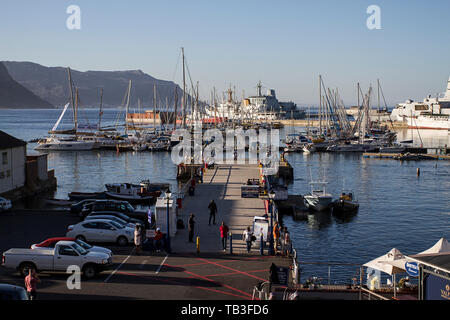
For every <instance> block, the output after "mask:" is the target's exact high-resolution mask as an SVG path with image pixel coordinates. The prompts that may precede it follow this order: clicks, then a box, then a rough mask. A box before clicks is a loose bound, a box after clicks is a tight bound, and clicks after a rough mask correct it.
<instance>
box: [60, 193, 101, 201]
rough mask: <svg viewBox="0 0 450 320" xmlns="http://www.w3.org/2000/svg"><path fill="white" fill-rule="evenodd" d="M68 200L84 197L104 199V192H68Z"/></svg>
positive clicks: (79, 199)
mask: <svg viewBox="0 0 450 320" xmlns="http://www.w3.org/2000/svg"><path fill="white" fill-rule="evenodd" d="M68 197H69V200H70V201H82V200H86V199H96V200H99V199H105V198H106V194H105V193H104V192H70V193H69V194H68Z"/></svg>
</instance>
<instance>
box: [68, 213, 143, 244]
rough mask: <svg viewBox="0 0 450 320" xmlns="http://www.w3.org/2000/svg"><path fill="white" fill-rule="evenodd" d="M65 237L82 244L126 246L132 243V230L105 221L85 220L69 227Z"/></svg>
mask: <svg viewBox="0 0 450 320" xmlns="http://www.w3.org/2000/svg"><path fill="white" fill-rule="evenodd" d="M66 236H67V237H70V238H76V239H78V240H81V241H84V242H86V241H89V242H103V243H104V242H116V243H117V244H119V245H120V246H126V245H127V244H128V243H132V242H133V241H134V229H133V228H130V227H128V226H124V225H121V224H119V223H117V222H115V221H111V220H107V219H98V220H86V221H83V222H80V223H77V224H75V225H70V226H69V227H68V229H67V234H66Z"/></svg>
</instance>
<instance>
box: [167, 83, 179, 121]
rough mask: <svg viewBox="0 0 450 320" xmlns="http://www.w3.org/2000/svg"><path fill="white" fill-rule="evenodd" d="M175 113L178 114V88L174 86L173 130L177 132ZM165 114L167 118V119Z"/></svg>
mask: <svg viewBox="0 0 450 320" xmlns="http://www.w3.org/2000/svg"><path fill="white" fill-rule="evenodd" d="M177 112H178V87H177V86H175V108H174V112H173V130H177ZM168 115H169V114H167V118H169V116H168Z"/></svg>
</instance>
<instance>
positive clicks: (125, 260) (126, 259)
mask: <svg viewBox="0 0 450 320" xmlns="http://www.w3.org/2000/svg"><path fill="white" fill-rule="evenodd" d="M133 253H134V249H133V251H131V253H130V255H129V256H128V257H126V258H125V259H124V260H123V261H122V263H121V264H120V265H119V266H118V267H117V268H116V270H114V271H113V272H112V273H111V274H110V275H109V276H108V278H106V280H105V281H104V282H105V283H106V282H108V280H109V279H110V278H111V277H112V276H113V275H114V274H115V273H116V272H117V271H118V270H119V269H120V267H122V265H123V264H124V263H125V262H127V261H128V259H130V257H131V255H132V254H133Z"/></svg>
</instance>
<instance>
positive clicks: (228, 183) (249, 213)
mask: <svg viewBox="0 0 450 320" xmlns="http://www.w3.org/2000/svg"><path fill="white" fill-rule="evenodd" d="M259 178H260V173H259V167H258V166H257V165H236V164H233V165H227V164H224V165H216V166H215V167H214V168H213V169H208V170H207V171H206V172H205V173H204V177H203V183H200V184H198V185H196V188H195V195H194V196H188V195H186V196H185V198H184V199H183V203H182V209H181V210H179V216H178V218H179V219H182V220H183V222H184V224H185V229H181V230H178V231H177V235H176V236H175V237H174V238H173V239H172V242H171V244H172V250H173V252H176V253H195V252H196V250H197V247H196V244H195V243H194V244H193V243H189V242H188V230H187V221H188V219H189V215H190V214H191V213H193V214H194V215H195V219H194V220H195V222H196V223H195V229H194V231H195V232H194V241H195V239H196V237H197V236H198V237H200V252H202V253H203V252H205V253H206V252H208V253H218V252H222V245H221V241H220V231H219V227H220V225H221V223H222V221H224V222H225V224H226V225H227V226H228V228H229V230H230V232H231V233H232V235H233V236H232V238H233V252H236V253H238V252H243V251H246V245H245V243H244V242H243V241H242V234H243V232H244V230H245V229H246V228H247V227H248V226H252V224H253V218H254V217H255V216H263V215H264V214H265V212H266V210H265V206H264V201H263V200H262V199H259V198H241V186H242V185H243V184H246V182H247V180H248V179H259ZM211 200H214V201H215V203H216V205H217V208H218V212H217V214H216V224H215V225H214V224H213V223H212V222H211V225H209V224H208V223H209V210H208V204H209V203H210V201H211ZM257 243H258V242H257ZM252 251H254V252H258V253H259V246H258V247H256V245H254V247H253V249H252Z"/></svg>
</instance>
